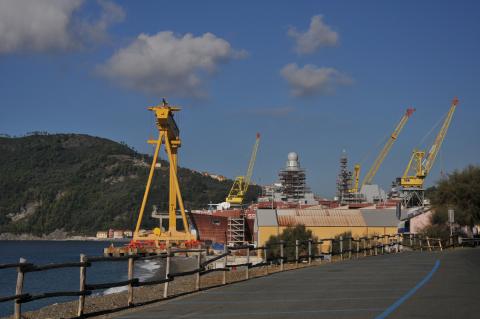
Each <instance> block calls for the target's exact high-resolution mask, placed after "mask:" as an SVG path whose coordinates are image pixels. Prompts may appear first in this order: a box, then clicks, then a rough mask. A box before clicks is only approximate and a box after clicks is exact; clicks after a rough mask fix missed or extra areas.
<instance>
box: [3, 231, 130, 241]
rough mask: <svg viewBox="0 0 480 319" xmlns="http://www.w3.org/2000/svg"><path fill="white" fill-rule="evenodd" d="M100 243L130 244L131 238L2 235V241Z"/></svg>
mask: <svg viewBox="0 0 480 319" xmlns="http://www.w3.org/2000/svg"><path fill="white" fill-rule="evenodd" d="M10 240H11V241H14V240H21V241H34V240H36V241H38V240H44V241H98V242H129V241H130V240H131V238H97V237H93V236H68V235H66V234H63V233H62V234H53V233H52V234H49V235H43V236H36V235H32V234H13V233H2V234H0V241H10Z"/></svg>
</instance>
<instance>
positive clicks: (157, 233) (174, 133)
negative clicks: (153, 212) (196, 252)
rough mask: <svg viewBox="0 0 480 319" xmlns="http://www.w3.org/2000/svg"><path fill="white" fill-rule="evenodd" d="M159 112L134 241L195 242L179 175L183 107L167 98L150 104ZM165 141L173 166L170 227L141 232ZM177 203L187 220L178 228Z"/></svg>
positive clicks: (171, 174)
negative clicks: (178, 120) (178, 116)
mask: <svg viewBox="0 0 480 319" xmlns="http://www.w3.org/2000/svg"><path fill="white" fill-rule="evenodd" d="M148 109H149V110H150V111H152V112H153V113H154V115H155V120H156V126H157V129H158V138H157V139H155V140H148V143H149V144H153V145H155V152H154V154H153V161H152V165H151V166H150V173H149V175H148V180H147V185H146V188H145V193H144V195H143V200H142V205H141V207H140V213H139V216H138V220H137V224H136V227H135V231H134V233H133V241H132V243H133V244H134V245H135V243H138V244H139V245H142V243H143V244H144V243H147V244H154V245H155V246H156V247H159V245H160V243H162V245H163V244H166V245H170V244H172V243H189V242H194V241H195V240H196V237H195V236H194V235H193V234H192V233H191V232H190V227H189V224H188V220H187V216H186V214H185V207H184V206H183V199H182V194H181V192H180V186H179V183H178V177H177V163H178V155H177V154H178V149H179V148H180V146H181V144H182V143H181V140H180V130H179V129H178V126H177V123H176V122H175V119H174V112H178V111H180V108H178V107H175V106H171V105H169V104H168V103H167V101H165V99H164V100H163V102H162V104H161V105H157V106H152V107H149V108H148ZM162 145H165V152H166V153H167V157H168V161H169V163H170V168H169V196H168V202H169V205H168V230H165V231H162V230H161V229H160V228H158V227H157V228H155V229H153V231H147V232H141V231H140V227H141V223H142V218H143V213H144V211H145V206H146V204H147V201H148V195H149V193H150V187H151V184H152V179H153V175H154V173H155V168H156V164H157V160H158V153H159V152H160V148H161V146H162ZM177 204H178V206H179V208H180V215H181V218H182V222H183V230H178V229H177Z"/></svg>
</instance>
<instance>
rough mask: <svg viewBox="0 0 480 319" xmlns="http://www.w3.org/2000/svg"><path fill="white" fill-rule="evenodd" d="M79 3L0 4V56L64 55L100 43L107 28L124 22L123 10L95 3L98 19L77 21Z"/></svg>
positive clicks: (10, 0)
mask: <svg viewBox="0 0 480 319" xmlns="http://www.w3.org/2000/svg"><path fill="white" fill-rule="evenodd" d="M82 4H83V0H68V1H65V0H1V1H0V54H2V53H3V54H6V53H14V52H25V51H27V52H50V51H64V50H71V49H76V48H81V47H83V46H84V45H85V44H86V43H89V42H96V41H99V40H104V39H105V38H106V30H107V28H108V26H109V25H110V24H112V23H114V22H119V21H121V20H123V18H124V15H125V14H124V12H123V9H122V8H121V7H119V6H117V5H116V4H114V3H112V2H109V1H106V0H99V1H98V4H99V6H100V7H101V13H100V17H99V18H98V20H96V21H92V22H89V21H86V20H82V19H80V17H78V12H79V10H80V8H81V6H82Z"/></svg>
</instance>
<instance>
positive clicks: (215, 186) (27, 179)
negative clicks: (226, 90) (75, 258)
mask: <svg viewBox="0 0 480 319" xmlns="http://www.w3.org/2000/svg"><path fill="white" fill-rule="evenodd" d="M150 163H151V157H150V156H147V155H144V154H139V153H137V152H135V151H134V150H132V149H131V148H130V147H128V146H127V145H125V144H121V143H117V142H114V141H111V140H108V139H104V138H99V137H92V136H88V135H79V134H54V135H48V134H35V135H30V136H25V137H16V138H10V137H0V233H2V232H11V233H28V234H34V235H42V234H48V233H51V232H53V231H55V230H62V231H65V232H67V233H69V234H72V235H74V234H82V235H92V234H94V233H95V231H96V230H99V229H108V228H129V229H131V228H132V227H133V225H134V222H135V221H136V217H137V214H138V208H139V206H140V202H141V199H142V196H143V192H144V189H145V183H146V180H147V175H148V171H149V164H150ZM178 173H179V179H180V187H181V190H182V194H183V198H184V202H185V208H186V209H200V208H204V207H206V206H207V204H208V203H210V202H213V203H218V202H222V201H224V200H225V196H226V195H227V193H228V190H229V189H230V186H231V185H232V181H231V180H226V181H218V180H216V179H214V178H211V177H209V176H204V175H202V174H200V173H198V172H194V171H192V170H189V169H186V168H179V171H178ZM167 177H168V163H167V162H164V161H162V162H161V167H159V168H157V172H156V177H155V180H154V183H153V186H152V191H151V196H150V200H149V203H148V205H147V211H148V212H147V215H149V213H150V211H151V208H152V205H157V207H158V208H159V209H160V210H162V211H163V210H166V208H167V195H168V189H167ZM258 193H259V187H258V186H254V187H251V188H250V194H249V197H248V198H247V201H248V202H249V201H251V200H254V199H255V198H256V195H255V194H258ZM153 222H154V221H153V220H150V219H149V218H146V219H145V224H147V225H148V224H150V225H152V224H153Z"/></svg>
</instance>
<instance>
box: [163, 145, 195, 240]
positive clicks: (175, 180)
mask: <svg viewBox="0 0 480 319" xmlns="http://www.w3.org/2000/svg"><path fill="white" fill-rule="evenodd" d="M165 148H166V150H167V155H168V160H169V162H170V166H172V164H174V166H176V164H177V163H176V158H175V159H174V158H173V156H172V147H171V145H170V141H169V140H168V138H166V139H165ZM174 172H175V174H171V175H170V180H173V184H174V189H175V193H176V195H177V196H176V197H177V198H176V199H178V204H179V206H180V212H181V214H182V221H183V225H184V228H185V234H190V232H189V229H188V227H189V225H188V222H187V216H186V215H185V207H184V206H183V198H182V193H181V192H180V186H179V183H178V178H177V174H176V169H174ZM171 191H172V189H171V190H170V192H171ZM174 213H175V215H174V216H175V219H176V218H177V215H176V212H174ZM170 231H171V230H170ZM174 232H176V229H175V230H174Z"/></svg>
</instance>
